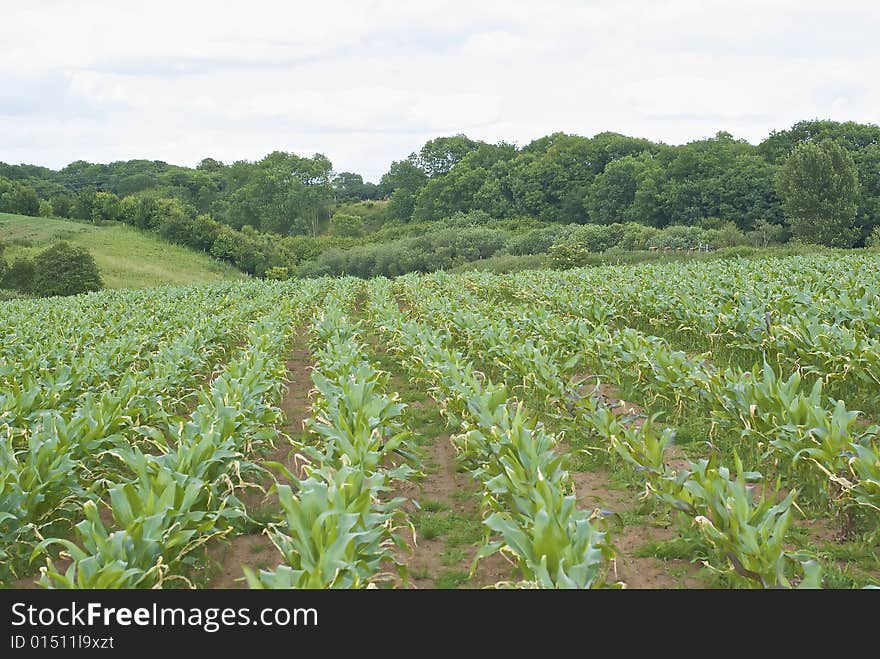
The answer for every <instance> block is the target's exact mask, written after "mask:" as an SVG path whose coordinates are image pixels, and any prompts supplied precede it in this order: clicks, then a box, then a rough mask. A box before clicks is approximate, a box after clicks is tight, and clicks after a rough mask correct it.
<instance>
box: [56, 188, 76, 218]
mask: <svg viewBox="0 0 880 659" xmlns="http://www.w3.org/2000/svg"><path fill="white" fill-rule="evenodd" d="M72 209H73V198H72V197H71V196H70V195H69V194H67V193H66V192H61V193H59V194H57V195H55V196H54V197H52V214H53V215H54V216H55V217H70V211H71V210H72Z"/></svg>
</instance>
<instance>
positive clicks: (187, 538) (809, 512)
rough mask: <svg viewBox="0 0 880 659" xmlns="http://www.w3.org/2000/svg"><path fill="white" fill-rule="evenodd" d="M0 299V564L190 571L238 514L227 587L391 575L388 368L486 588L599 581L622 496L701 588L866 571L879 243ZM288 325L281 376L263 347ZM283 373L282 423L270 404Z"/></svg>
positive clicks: (172, 576) (113, 583)
mask: <svg viewBox="0 0 880 659" xmlns="http://www.w3.org/2000/svg"><path fill="white" fill-rule="evenodd" d="M0 308H2V311H3V315H4V317H5V318H6V320H7V330H6V332H5V333H4V335H3V336H2V340H0V585H3V586H6V587H21V586H22V585H33V584H36V585H38V586H40V587H45V588H161V587H174V588H178V587H191V588H194V587H208V586H209V585H210V580H206V579H203V578H201V577H200V576H199V574H200V573H199V569H200V567H204V566H205V565H207V564H210V562H211V560H213V559H212V556H216V551H215V550H216V548H218V547H223V546H225V545H228V544H229V543H230V542H233V541H234V540H235V539H236V538H239V537H252V536H260V535H261V536H262V537H265V538H267V539H268V540H269V541H270V542H271V545H272V547H273V553H272V559H271V561H264V564H261V565H257V564H256V562H254V563H252V564H251V565H241V566H237V569H238V570H239V573H240V583H241V584H242V585H245V584H246V585H248V586H250V587H252V588H375V587H411V586H414V585H417V583H416V582H417V581H418V577H417V575H414V574H412V571H411V570H410V563H411V558H412V556H413V555H414V554H418V552H420V551H425V549H424V546H425V542H426V541H425V540H424V539H423V538H420V537H419V532H418V530H417V529H418V526H419V525H418V519H419V515H420V514H422V511H421V509H420V503H419V496H418V494H415V493H416V492H417V491H418V490H419V488H420V487H421V484H422V483H423V482H424V479H425V478H426V477H427V475H428V474H429V473H430V471H431V469H432V465H430V464H429V463H428V461H427V460H426V453H425V449H424V443H425V442H424V441H423V440H424V438H421V439H420V437H421V431H420V429H419V427H417V421H416V420H417V419H418V418H420V417H419V416H418V413H419V410H418V409H414V407H413V406H412V405H410V404H408V403H407V402H406V401H404V396H403V395H402V394H401V393H400V392H399V391H397V389H398V388H399V387H401V386H403V385H402V384H401V382H405V383H406V387H407V388H408V389H413V390H417V391H418V392H421V393H422V394H424V396H425V398H426V400H430V404H431V405H432V406H435V407H436V410H437V414H438V418H439V419H442V423H443V424H445V428H446V433H445V435H444V437H443V438H442V439H441V440H438V441H444V442H448V446H449V448H450V450H451V451H454V455H455V456H456V465H457V468H458V470H459V471H460V472H461V473H462V474H464V475H465V477H466V478H467V479H468V482H469V483H471V484H472V487H473V489H474V492H475V493H476V497H477V498H478V500H479V504H478V505H477V515H478V520H479V528H480V533H481V538H480V539H479V540H478V541H477V542H476V543H474V546H473V548H472V549H473V551H472V553H471V554H470V555H469V556H468V558H467V561H468V573H469V574H470V575H474V574H476V573H477V572H478V571H479V570H480V569H481V568H480V566H481V565H483V564H484V563H485V562H490V561H495V562H496V563H499V562H500V564H503V565H505V566H507V567H506V568H505V570H506V574H508V575H509V578H505V579H501V580H498V581H496V582H494V583H492V584H489V585H492V586H495V587H514V588H577V589H583V588H600V587H615V586H616V587H626V586H627V585H628V584H627V580H626V579H625V578H624V579H621V578H619V576H618V575H617V565H618V562H619V561H622V560H623V555H624V553H625V552H623V551H622V550H621V548H620V547H618V543H617V542H616V538H617V537H619V536H621V535H622V534H624V533H626V529H627V522H626V521H625V519H624V518H625V517H626V516H627V515H629V516H630V518H632V516H633V515H634V514H636V513H634V512H633V511H638V512H637V514H638V515H640V516H641V517H642V519H643V520H645V519H647V520H650V522H651V523H652V524H653V525H654V526H656V527H662V528H663V529H665V530H666V531H667V532H668V534H669V535H670V536H671V537H672V540H670V541H668V545H669V546H672V545H673V544H674V545H675V546H676V547H677V548H678V549H677V551H678V554H677V556H678V557H679V558H681V559H682V560H684V561H686V562H687V563H688V564H689V565H693V566H694V567H695V569H698V570H699V571H700V574H701V575H702V576H701V577H700V578H702V579H703V581H704V583H705V584H706V585H714V586H723V587H744V588H778V587H783V588H793V587H801V588H806V587H822V586H826V587H839V586H841V585H845V586H848V587H853V586H856V587H858V586H859V585H872V584H873V585H876V584H877V580H878V576H880V560H878V558H877V549H878V543H880V533H878V530H877V529H878V518H880V437H878V432H880V429H878V426H877V425H875V423H874V421H875V419H877V418H878V414H880V261H878V260H877V258H876V257H872V256H868V255H852V256H848V257H845V258H840V257H837V256H835V257H834V258H830V257H829V258H826V257H821V256H817V257H814V258H811V259H809V260H807V259H805V258H803V257H788V258H780V259H765V260H753V261H748V260H729V261H720V260H719V261H707V262H691V263H686V264H671V265H662V266H660V265H657V266H653V265H649V266H628V267H622V266H607V267H600V268H591V269H583V270H569V271H565V272H554V271H534V272H523V273H515V274H508V275H493V274H487V273H470V274H463V275H449V274H444V273H435V274H432V275H406V276H403V277H400V278H398V279H396V280H388V279H375V280H371V281H369V282H364V281H361V280H355V279H352V278H342V279H318V280H308V281H302V282H293V281H289V282H246V283H233V284H222V285H212V286H204V287H180V288H160V289H154V290H148V291H110V292H103V293H97V294H88V295H84V296H77V297H73V298H55V299H49V300H40V301H36V300H34V301H30V300H22V301H11V302H3V303H0ZM296 342H299V343H298V345H301V346H302V347H303V348H302V349H303V350H305V351H307V354H308V361H309V363H310V366H311V371H310V374H309V376H308V379H305V378H304V377H303V376H302V374H297V375H294V374H292V372H291V371H290V369H289V367H288V365H287V362H288V360H289V358H290V355H291V350H292V348H291V346H292V345H293V344H294V343H296ZM391 371H393V373H392V372H391ZM292 397H293V398H296V399H297V401H298V402H299V403H302V404H303V406H305V408H306V409H307V414H306V418H305V419H304V422H303V423H302V424H301V426H302V427H301V428H291V426H290V423H289V420H288V419H287V418H286V413H285V412H284V411H283V410H282V407H284V406H285V403H284V401H289V399H291V398H292ZM625 398H627V399H629V400H631V401H632V400H635V401H636V402H637V405H634V404H629V405H624V403H625V402H626V401H625V400H624V399H625ZM432 409H433V408H432ZM279 455H287V456H293V457H294V458H295V459H294V460H293V461H292V462H290V461H282V460H279V459H278V456H279ZM294 464H295V467H294V466H293V465H294ZM591 470H592V471H596V470H598V471H599V472H601V473H603V474H607V475H609V477H610V478H613V479H614V480H615V482H617V483H618V484H619V485H620V489H621V491H623V492H627V493H628V494H627V496H629V497H630V499H631V501H632V502H633V505H632V507H630V508H628V509H626V510H624V509H623V508H619V509H615V508H614V507H613V506H604V505H588V504H586V503H585V500H586V497H585V494H589V493H588V492H584V491H583V488H582V487H580V486H578V485H577V483H578V482H580V481H579V474H583V473H584V472H588V471H591ZM817 528H823V529H830V530H831V531H832V532H833V533H831V534H830V536H833V537H829V534H826V535H825V536H822V537H821V538H820V537H817V536H811V535H810V533H811V531H812V530H815V529H817ZM646 540H647V538H646ZM845 555H849V556H853V555H855V556H856V558H855V559H852V560H853V563H854V565H855V567H854V568H853V569H852V570H850V567H849V566H847V567H845V568H843V569H841V567H840V562H841V560H842V559H840V557H841V556H845ZM853 570H855V571H853Z"/></svg>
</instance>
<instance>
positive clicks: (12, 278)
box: [0, 257, 34, 293]
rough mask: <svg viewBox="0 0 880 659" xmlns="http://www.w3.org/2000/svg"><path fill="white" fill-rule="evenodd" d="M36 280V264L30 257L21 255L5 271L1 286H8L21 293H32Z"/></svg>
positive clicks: (0, 282)
mask: <svg viewBox="0 0 880 659" xmlns="http://www.w3.org/2000/svg"><path fill="white" fill-rule="evenodd" d="M33 280H34V264H33V261H31V260H30V259H26V258H24V257H19V258H17V259H15V261H14V262H13V263H11V264H10V265H9V266H8V267H7V268H6V271H5V272H4V273H3V279H2V281H0V288H8V289H10V290H13V291H19V292H20V293H30V292H31V285H32V283H33Z"/></svg>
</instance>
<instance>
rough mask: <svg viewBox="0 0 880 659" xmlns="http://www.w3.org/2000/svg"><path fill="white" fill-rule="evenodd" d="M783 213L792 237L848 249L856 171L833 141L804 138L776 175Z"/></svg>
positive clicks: (853, 235) (853, 234)
mask: <svg viewBox="0 0 880 659" xmlns="http://www.w3.org/2000/svg"><path fill="white" fill-rule="evenodd" d="M777 187H778V189H779V194H780V196H781V197H782V198H783V205H784V208H785V213H786V216H787V217H788V219H789V221H790V222H791V225H792V232H793V234H794V237H795V238H799V239H801V240H803V241H804V242H808V243H814V244H819V245H828V246H830V247H851V246H852V245H853V243H854V242H855V240H856V238H857V236H856V232H855V225H854V220H855V216H856V211H857V209H858V196H859V180H858V171H857V169H856V166H855V163H854V162H853V159H852V156H851V155H849V153H848V152H847V151H846V150H845V149H844V148H843V147H841V146H840V145H838V144H837V143H836V142H831V141H827V142H822V143H819V144H816V143H814V142H804V143H802V144H799V145H798V146H797V147H796V148H795V149H794V151H792V153H791V155H790V156H789V157H788V158H787V159H786V160H785V162H784V164H783V165H782V168H781V169H780V170H779V174H778V175H777Z"/></svg>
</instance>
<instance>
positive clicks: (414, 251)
mask: <svg viewBox="0 0 880 659" xmlns="http://www.w3.org/2000/svg"><path fill="white" fill-rule="evenodd" d="M506 240H507V237H506V235H505V234H504V233H502V232H499V231H494V230H492V229H487V228H461V229H444V230H441V231H436V232H433V233H429V234H425V235H424V236H417V237H413V238H406V239H403V240H397V241H394V242H390V243H384V244H379V245H363V246H361V247H355V248H353V249H349V250H346V251H342V250H339V249H330V250H327V251H325V252H324V253H323V254H321V256H319V257H318V258H317V259H316V260H315V261H312V262H310V263H306V264H304V265H303V266H302V268H301V269H300V274H301V275H302V276H321V275H342V274H346V275H354V276H356V277H364V278H368V277H376V276H380V275H382V276H386V277H395V276H397V275H402V274H405V273H407V272H433V271H434V270H441V269H449V268H452V267H455V266H457V265H461V264H463V263H468V262H471V261H477V260H480V259H484V258H488V257H489V256H493V255H494V254H496V253H498V252H499V251H500V250H501V249H503V248H504V246H505V243H506Z"/></svg>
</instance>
